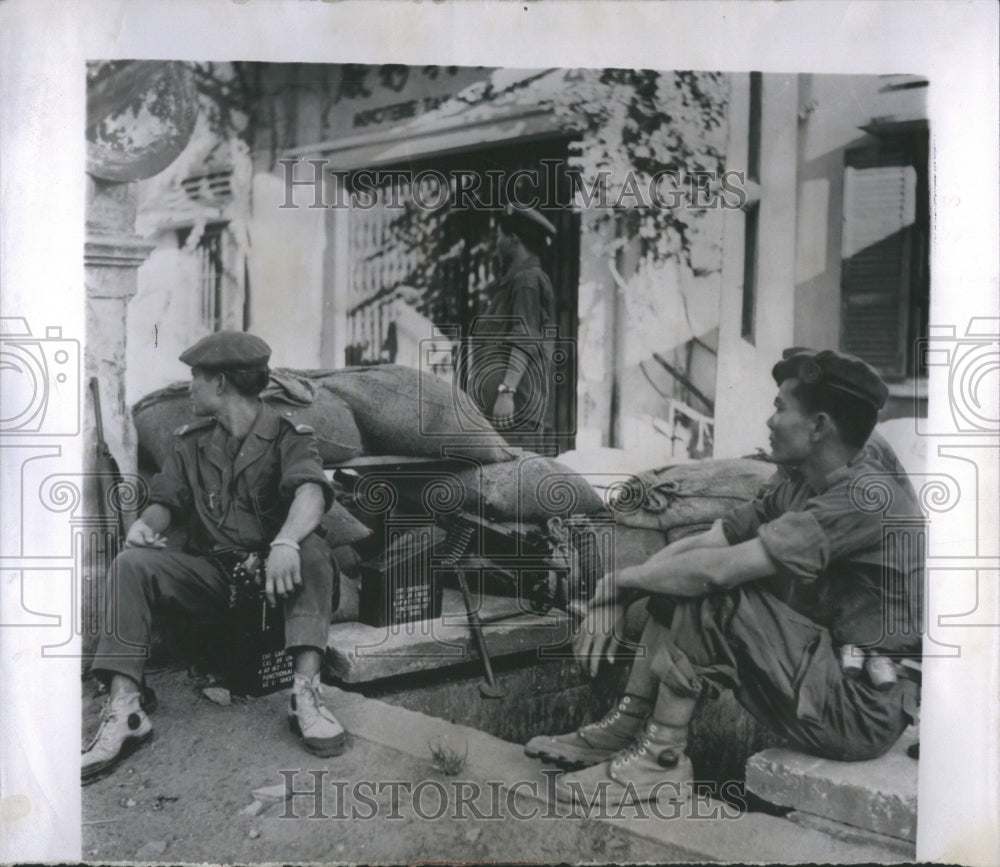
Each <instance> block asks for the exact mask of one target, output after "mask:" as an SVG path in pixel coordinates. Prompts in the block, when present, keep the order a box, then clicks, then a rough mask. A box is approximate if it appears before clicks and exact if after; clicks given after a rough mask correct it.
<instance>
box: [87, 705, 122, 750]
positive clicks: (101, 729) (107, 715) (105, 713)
mask: <svg viewBox="0 0 1000 867" xmlns="http://www.w3.org/2000/svg"><path fill="white" fill-rule="evenodd" d="M118 713H119V711H118V708H116V707H115V702H114V700H113V699H111V698H108V699H107V700H105V702H104V706H103V707H102V708H101V724H100V726H98V729H97V733H96V734H95V735H94V737H93V738H92V739H91V741H90V743H89V744H87V749H85V750H84V752H85V753H89V752H90V751H91V750H93V749H96V748H97V747H99V746H101V747H107V746H113V745H114V742H113V740H112V736H113V732H114V723H115V722H117V720H118Z"/></svg>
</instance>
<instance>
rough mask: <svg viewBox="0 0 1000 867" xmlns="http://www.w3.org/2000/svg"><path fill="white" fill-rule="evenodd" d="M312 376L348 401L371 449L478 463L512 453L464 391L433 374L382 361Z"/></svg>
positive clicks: (325, 387)
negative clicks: (459, 458) (464, 458)
mask: <svg viewBox="0 0 1000 867" xmlns="http://www.w3.org/2000/svg"><path fill="white" fill-rule="evenodd" d="M313 381H314V382H318V383H319V384H320V385H321V386H322V388H323V390H326V391H329V392H332V393H333V394H335V395H336V396H337V397H339V398H342V399H343V400H344V401H346V402H347V403H348V405H349V406H350V407H351V410H352V411H353V412H354V418H355V419H356V420H357V423H358V426H359V427H360V429H361V431H362V433H363V436H364V442H365V447H366V449H367V451H368V453H369V454H372V455H409V456H415V457H442V456H444V455H446V454H447V455H450V456H454V457H468V458H471V459H473V460H476V461H480V462H482V463H496V462H498V461H507V460H510V459H511V458H513V457H514V455H515V451H514V450H513V449H511V448H509V447H508V445H507V443H506V441H505V440H504V438H503V437H502V436H500V434H498V433H497V432H496V431H495V430H493V428H492V427H491V426H490V424H489V422H488V421H487V420H486V418H485V416H483V414H482V413H481V412H480V411H479V410H478V409H477V408H476V407H475V406H474V405H473V404H472V402H471V401H470V400H469V397H468V396H467V395H466V394H465V393H464V392H462V391H461V390H460V389H457V388H455V387H454V386H453V385H452V384H451V383H449V382H445V381H444V380H443V379H440V378H438V377H437V376H434V375H433V374H430V373H426V372H424V371H421V370H417V369H416V368H412V367H403V366H402V365H398V364H385V365H379V366H377V367H348V368H345V369H343V370H335V371H326V372H324V373H323V374H322V375H321V376H319V375H317V376H315V378H314V379H313Z"/></svg>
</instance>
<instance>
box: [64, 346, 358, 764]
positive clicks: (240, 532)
mask: <svg viewBox="0 0 1000 867" xmlns="http://www.w3.org/2000/svg"><path fill="white" fill-rule="evenodd" d="M270 355H271V350H270V348H269V347H268V345H267V344H266V343H265V342H264V341H263V340H261V339H260V338H259V337H255V336H253V335H251V334H246V333H242V332H232V331H230V332H220V333H217V334H212V335H210V336H208V337H206V338H204V339H203V340H201V341H199V342H198V343H196V344H195V345H194V346H192V347H191V348H190V349H188V350H186V351H185V352H184V353H183V354H182V355H181V361H183V362H184V363H185V364H188V365H190V366H191V403H192V406H193V410H194V413H195V415H197V416H201V417H202V418H201V420H199V421H197V422H195V423H193V424H190V425H185V426H184V427H182V428H180V429H179V430H178V431H177V436H176V438H175V443H174V451H173V452H172V454H171V455H170V457H169V458H168V459H167V461H166V462H165V464H164V467H163V469H162V471H161V472H160V473H159V474H158V475H157V476H156V477H155V478H154V479H153V482H152V487H151V492H150V505H149V506H148V507H147V508H146V509H145V510H144V511H143V513H142V515H141V516H140V517H139V518H138V520H136V522H135V523H134V524H133V525H132V527H131V528H130V530H129V533H128V537H127V539H126V542H125V547H126V550H125V551H123V552H122V553H121V554H120V555H119V556H118V557H117V558H116V559H115V562H114V565H113V567H112V569H111V573H110V575H109V584H108V599H109V603H110V605H111V606H113V608H112V607H109V610H110V611H115V612H116V614H115V619H114V622H113V623H108V624H106V625H105V627H111V628H103V629H102V636H103V637H102V639H101V641H100V644H99V645H98V649H97V654H96V657H95V659H94V662H93V670H94V672H95V674H96V675H97V676H98V677H100V678H101V679H102V680H104V681H105V682H106V683H107V684H108V686H109V692H110V694H109V698H108V705H107V708H106V709H105V712H104V719H103V721H102V724H101V727H100V729H99V730H98V732H97V735H96V736H95V738H94V740H93V742H92V743H91V744H90V745H89V746H88V748H87V750H86V751H85V752H84V755H83V764H82V777H83V780H84V781H86V780H88V779H92V778H94V777H95V776H97V775H98V774H100V773H102V772H104V771H106V770H108V769H110V768H111V767H113V766H114V765H115V764H116V763H117V761H118V760H119V759H120V758H121V757H122V756H123V755H124V754H126V753H127V752H130V751H131V750H132V749H134V748H135V747H136V746H138V745H139V744H141V743H142V742H144V741H145V740H147V739H148V738H149V737H150V736H151V735H152V725H151V724H150V721H149V718H148V717H147V716H146V714H145V712H144V710H143V708H142V706H141V703H140V688H139V687H140V683H141V682H142V671H143V664H144V662H145V656H146V654H147V651H148V648H149V643H150V624H151V615H152V610H153V608H154V607H158V606H163V607H166V608H172V609H173V610H175V611H177V610H179V611H183V612H186V613H188V614H211V613H219V614H221V613H222V611H223V610H224V609H225V608H226V606H227V602H228V599H229V591H230V586H229V580H230V579H229V576H228V575H227V574H226V572H225V571H224V568H223V565H222V563H223V561H222V560H221V557H222V553H221V552H226V556H227V557H229V556H230V555H232V554H233V552H234V551H236V552H240V553H239V554H238V555H237V556H238V557H242V556H244V555H246V556H249V555H251V554H257V555H259V556H260V557H261V558H262V559H263V560H264V562H265V574H266V584H265V586H264V592H265V595H266V597H267V599H268V602H269V603H270V604H271V605H275V604H276V603H277V602H279V601H280V603H281V604H282V607H283V613H284V621H285V646H286V649H287V650H288V652H289V653H290V654H291V655H292V657H293V659H294V666H295V682H294V686H293V689H292V695H291V699H290V706H289V710H288V715H289V723H290V725H291V727H292V729H293V730H294V731H296V732H297V733H298V734H299V736H300V737H301V739H302V741H303V743H304V745H305V747H306V749H308V750H310V751H311V752H313V753H315V754H317V755H321V756H332V755H337V754H339V753H340V752H342V751H343V749H344V742H345V733H344V729H343V728H342V727H341V725H340V723H338V722H337V720H336V719H335V718H334V716H333V715H332V714H331V713H330V712H329V710H327V709H326V707H324V705H323V702H322V697H321V692H320V678H319V670H320V660H321V653H322V651H323V649H324V648H325V647H326V641H327V633H328V630H329V623H330V609H331V599H332V586H333V585H332V582H333V578H334V573H333V565H332V563H331V560H330V553H329V549H328V546H327V545H326V543H325V542H324V541H323V540H322V539H321V538H320V537H319V536H317V535H316V534H315V533H314V532H313V531H314V530H315V529H316V528H317V526H318V525H319V522H320V518H321V517H322V515H323V514H324V512H325V511H326V510H327V509H328V508H329V507H330V505H331V504H332V502H333V489H332V487H331V485H330V483H329V482H328V481H327V479H326V476H325V475H324V473H323V468H322V464H321V463H320V458H319V452H318V449H317V445H316V439H315V436H314V432H313V430H312V428H310V427H308V426H307V425H300V424H295V423H294V422H292V421H290V420H288V419H287V418H285V417H284V416H281V415H280V414H278V413H277V412H275V411H274V410H273V409H271V408H270V407H268V406H267V405H266V404H265V403H264V402H263V401H261V400H260V398H259V394H260V392H261V391H262V390H263V388H264V387H265V386H266V385H267V381H268V367H267V363H268V359H269V358H270ZM188 517H189V518H190V538H189V543H188V547H187V549H186V550H185V551H183V552H182V551H174V550H166V549H165V548H164V545H165V538H164V535H163V534H164V532H165V531H166V530H167V528H168V527H169V526H170V524H171V523H172V522H173V521H175V520H177V519H185V518H188Z"/></svg>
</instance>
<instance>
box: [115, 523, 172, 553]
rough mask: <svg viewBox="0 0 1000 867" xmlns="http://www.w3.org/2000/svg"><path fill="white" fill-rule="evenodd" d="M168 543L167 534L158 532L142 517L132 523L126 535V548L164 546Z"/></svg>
mask: <svg viewBox="0 0 1000 867" xmlns="http://www.w3.org/2000/svg"><path fill="white" fill-rule="evenodd" d="M166 544H167V538H166V536H164V535H162V534H161V533H157V532H156V530H154V529H153V528H152V527H150V526H149V524H147V523H146V522H145V521H143V520H142V518H139V519H138V520H136V521H135V523H133V524H132V526H131V527H130V528H129V531H128V535H127V536H126V537H125V547H126V548H163V547H165V546H166Z"/></svg>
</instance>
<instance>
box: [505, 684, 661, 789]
mask: <svg viewBox="0 0 1000 867" xmlns="http://www.w3.org/2000/svg"><path fill="white" fill-rule="evenodd" d="M650 710H651V705H650V702H649V700H648V699H645V698H643V697H642V696H637V695H625V696H623V697H622V698H621V700H620V701H619V702H618V704H617V705H616V706H615V707H613V708H612V709H611V710H609V711H608V712H607V713H606V714H605V715H604V716H603V717H602V718H601V719H599V720H598V721H597V722H594V723H590V724H589V725H585V726H583V727H582V728H580V729H577V730H576V731H575V732H569V733H568V734H565V735H539V736H538V737H534V738H532V739H531V740H530V741H528V743H527V744H525V746H524V752H525V755H527V756H530V757H531V758H537V759H542V761H546V762H552V763H553V764H556V765H559V766H561V767H563V768H565V769H566V770H570V771H572V770H576V769H578V768H586V767H589V766H590V765H596V764H599V763H600V762H603V761H605V760H606V759H609V758H610V757H611V756H612V755H614V754H615V753H617V752H618V751H619V750H622V749H624V748H626V747H628V746H630V745H631V744H632V742H633V741H634V740H635V739H636V737H637V736H638V735H639V734H640V733H641V732H642V725H643V723H644V722H645V721H646V717H647V716H648V715H649V711H650Z"/></svg>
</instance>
